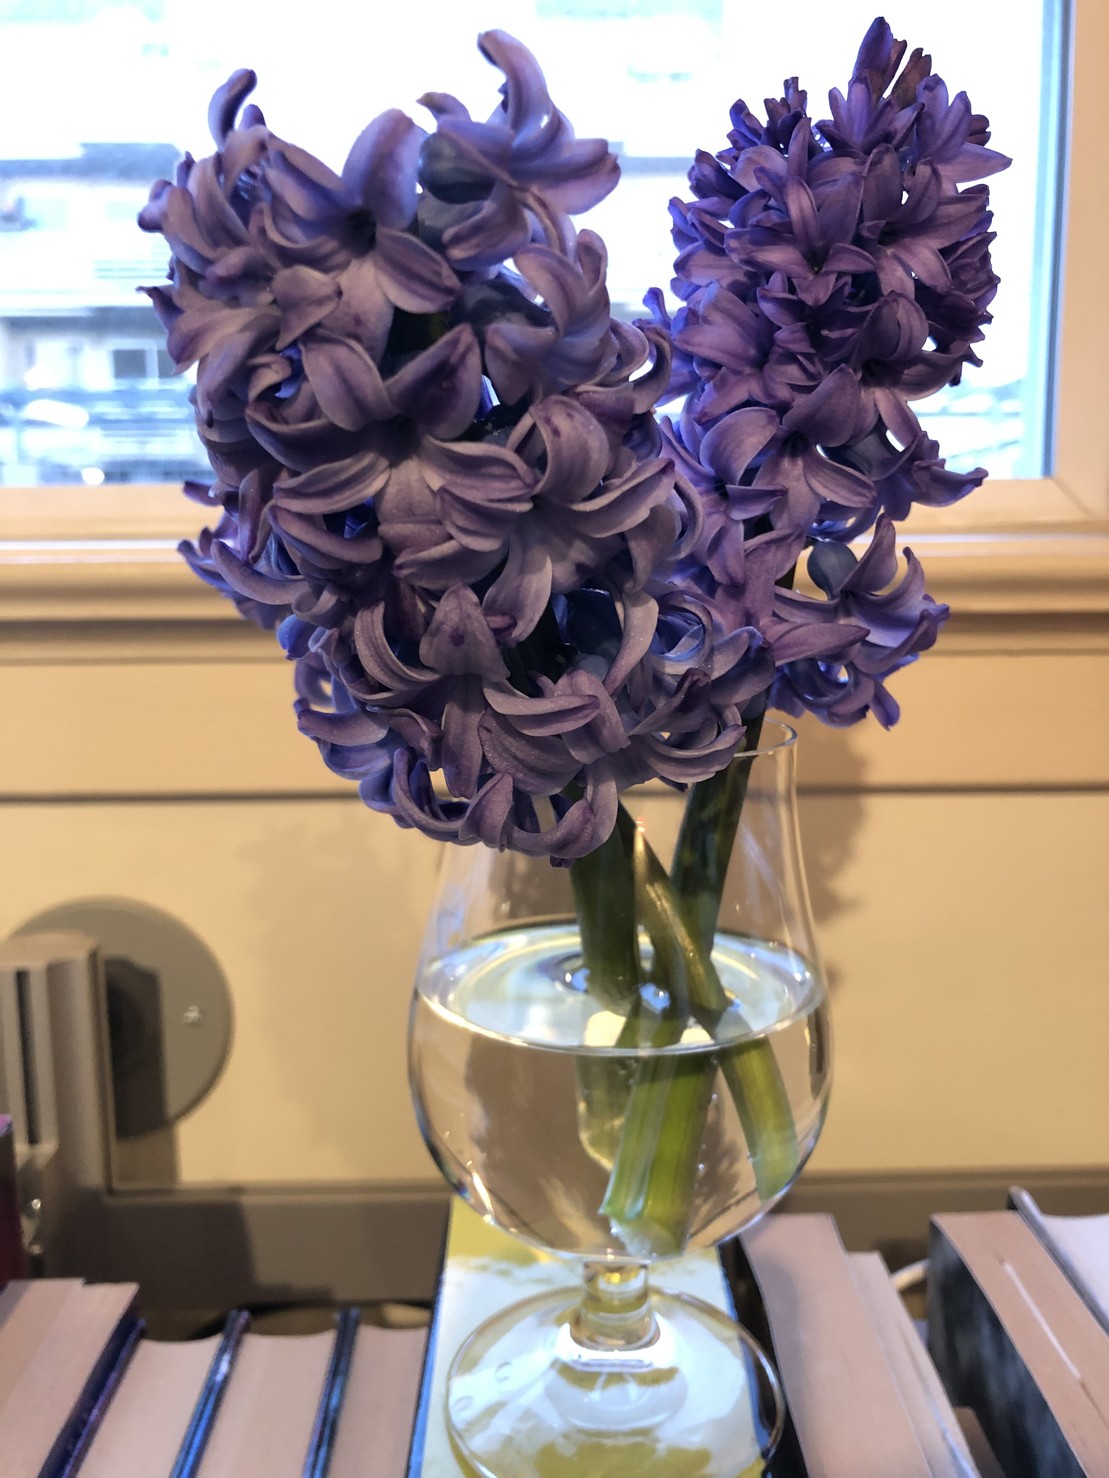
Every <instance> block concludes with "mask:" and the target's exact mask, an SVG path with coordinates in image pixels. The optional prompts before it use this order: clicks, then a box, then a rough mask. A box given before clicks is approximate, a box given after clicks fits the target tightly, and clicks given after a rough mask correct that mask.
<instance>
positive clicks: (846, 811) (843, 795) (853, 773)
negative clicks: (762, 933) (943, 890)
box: [797, 722, 867, 992]
mask: <svg viewBox="0 0 1109 1478" xmlns="http://www.w3.org/2000/svg"><path fill="white" fill-rule="evenodd" d="M816 745H819V746H820V748H821V751H822V755H821V758H822V761H823V763H822V765H821V770H822V772H823V773H824V774H828V773H829V772H830V773H831V775H832V776H833V777H834V778H833V779H832V780H831V781H830V782H828V781H825V782H823V783H822V784H821V785H820V786H819V788H816V787H814V788H811V789H810V788H808V787H806V784H805V774H806V767H805V756H806V753H807V752H808V751H810V750H811V749H813V748H814V747H815V746H816ZM797 769H798V788H799V791H800V799H799V803H798V811H799V815H800V827H801V848H802V855H803V857H804V860H805V875H806V877H807V879H808V884H809V899H810V902H811V903H812V911H813V920H814V923H815V924H816V939H817V945H818V947H819V946H820V944H821V941H822V939H823V937H824V936H825V934H826V933H827V932H828V927H829V926H830V925H831V924H832V923H833V922H834V921H836V922H838V921H839V920H840V919H842V918H844V917H846V916H848V915H850V914H851V913H853V912H855V911H856V910H857V909H858V907H859V901H858V900H857V899H854V898H851V897H849V896H848V895H847V894H846V893H845V892H844V891H843V889H842V887H841V884H840V879H841V878H843V877H844V876H845V875H846V873H847V871H848V864H849V863H850V862H851V860H852V858H853V857H854V855H855V850H856V847H857V844H858V837H859V833H860V831H861V830H862V826H863V821H864V799H863V792H864V790H865V787H866V778H867V771H866V764H865V761H864V759H863V757H862V753H861V750H860V748H859V745H858V743H857V740H856V739H855V737H854V731H853V730H849V729H829V728H826V727H824V726H823V725H818V724H817V723H815V722H813V723H809V724H805V725H803V726H802V729H801V739H800V743H799V746H798V754H797ZM826 795H834V796H835V797H836V798H837V805H836V807H835V817H836V822H837V825H836V826H835V827H834V828H830V827H829V826H827V825H826V824H825V825H820V824H819V822H818V821H817V815H818V812H817V809H816V808H814V807H810V806H808V805H806V800H807V798H808V797H810V796H826ZM824 967H825V973H826V978H827V984H828V988H829V990H830V991H832V992H834V991H835V990H836V988H837V986H838V985H839V984H840V981H841V972H840V971H839V970H838V969H837V967H836V964H835V962H834V961H832V960H829V959H828V958H827V957H825V959H824Z"/></svg>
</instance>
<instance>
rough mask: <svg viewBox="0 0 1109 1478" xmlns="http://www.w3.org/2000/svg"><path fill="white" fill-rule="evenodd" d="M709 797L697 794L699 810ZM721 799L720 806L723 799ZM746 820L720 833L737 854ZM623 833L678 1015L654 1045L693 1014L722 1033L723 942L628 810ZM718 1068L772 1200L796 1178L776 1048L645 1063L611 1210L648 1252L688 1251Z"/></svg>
mask: <svg viewBox="0 0 1109 1478" xmlns="http://www.w3.org/2000/svg"><path fill="white" fill-rule="evenodd" d="M745 768H749V767H745ZM702 783H704V782H702ZM722 788H723V787H721V789H722ZM699 789H700V787H699V786H698V787H694V790H693V793H692V794H691V796H690V801H689V803H688V804H692V803H693V799H694V796H696V794H697V791H698V790H699ZM745 792H746V779H744V781H743V786H742V790H740V789H739V788H738V787H737V786H735V784H734V782H733V784H732V786H731V789H730V793H729V800H730V802H731V803H732V804H741V803H742V795H743V794H744V793H745ZM737 796H738V797H739V800H738V802H737ZM710 801H711V802H712V803H713V804H714V805H715V806H716V807H717V809H718V810H719V797H718V796H713V797H710ZM737 823H738V816H736V817H735V818H734V819H731V820H730V819H729V818H728V817H727V816H724V817H722V818H720V817H718V818H717V834H718V836H723V835H725V834H728V838H729V839H728V846H729V850H730V846H731V843H732V842H733V841H734V838H735V830H736V825H737ZM729 828H730V830H729ZM684 829H685V828H684V826H683V830H684ZM615 830H616V833H617V834H619V835H620V836H621V837H622V838H623V845H624V849H625V852H626V853H630V855H631V861H632V873H633V878H634V895H635V901H636V903H637V904H638V917H639V918H640V919H641V920H642V922H643V924H644V926H645V927H646V930H647V932H648V934H649V935H650V937H651V942H652V944H653V946H654V952H655V972H654V973H655V977H656V983H657V984H659V985H660V986H662V987H664V989H666V990H667V991H668V993H669V1001H668V1008H667V1009H666V1011H665V1014H664V1015H663V1016H661V1017H660V1018H659V1019H658V1021H657V1024H656V1025H655V1027H654V1029H653V1031H652V1033H651V1036H650V1039H649V1041H648V1042H646V1043H644V1045H650V1046H654V1047H665V1046H671V1045H673V1044H674V1043H676V1042H677V1041H679V1040H680V1038H681V1035H682V1032H683V1031H684V1029H685V1026H686V1024H687V1022H688V1020H689V1018H690V1017H691V1016H692V1017H693V1019H695V1020H696V1021H697V1022H698V1023H699V1024H700V1025H701V1026H702V1027H704V1029H705V1030H706V1031H707V1032H708V1033H709V1035H710V1036H713V1035H715V1031H716V1028H717V1026H718V1024H719V1021H720V1018H721V1016H722V1015H723V1013H724V1011H725V1010H726V1009H727V1007H728V1005H729V998H728V995H727V993H726V992H725V990H724V987H723V985H722V984H721V982H720V977H719V976H718V974H717V973H716V968H715V966H714V965H713V963H712V956H711V947H712V936H711V935H710V938H709V941H708V944H707V946H706V944H705V943H704V942H703V941H702V939H701V938H700V937H698V932H697V930H696V928H695V926H694V925H693V924H692V923H691V920H690V919H689V917H688V915H687V914H686V912H685V910H684V909H683V907H682V901H681V898H680V895H679V894H678V893H677V890H676V889H675V888H674V886H673V883H672V881H671V879H670V878H669V877H668V875H667V873H666V871H665V869H664V868H663V866H662V864H661V863H660V862H659V860H658V858H657V857H656V856H655V854H654V852H653V851H652V850H651V848H650V846H649V845H648V843H647V841H646V838H645V837H644V836H643V833H642V832H641V831H640V830H639V828H638V827H636V825H635V822H634V821H633V820H632V818H631V817H630V816H629V815H628V813H627V811H626V810H625V809H624V808H623V807H621V809H620V812H619V815H618V817H617V824H616V828H615ZM717 855H719V854H717ZM710 886H711V887H713V888H718V891H717V898H718V899H719V892H720V891H722V888H723V879H722V878H721V879H719V882H717V879H716V877H715V875H714V876H712V877H711V878H710ZM714 924H715V916H714ZM717 1066H719V1067H720V1070H721V1072H722V1073H723V1075H724V1080H725V1082H726V1084H727V1087H728V1091H729V1093H730V1094H731V1097H732V1099H733V1101H734V1103H735V1106H736V1111H737V1113H738V1114H739V1118H740V1123H741V1124H742V1125H743V1132H744V1134H745V1136H746V1139H747V1145H748V1150H749V1153H750V1155H751V1161H752V1167H753V1170H754V1173H755V1183H756V1185H757V1187H758V1191H759V1195H760V1197H762V1198H763V1199H768V1198H769V1197H771V1196H774V1195H777V1194H778V1192H779V1191H781V1190H782V1189H783V1187H784V1186H786V1185H788V1184H789V1181H790V1179H791V1178H792V1176H793V1174H794V1172H795V1171H796V1168H797V1161H798V1149H797V1135H796V1130H795V1127H794V1123H793V1114H792V1110H791V1107H790V1102H789V1096H788V1094H787V1093H786V1090H785V1085H784V1083H783V1082H782V1076H781V1071H780V1069H779V1067H778V1062H777V1059H776V1058H775V1056H774V1050H773V1046H772V1045H771V1043H770V1042H769V1041H767V1040H766V1039H762V1040H752V1041H746V1042H742V1043H739V1044H737V1045H736V1046H735V1047H733V1048H730V1049H726V1050H724V1051H722V1052H721V1053H719V1054H718V1055H717V1057H716V1059H715V1061H713V1062H712V1063H711V1064H710V1065H708V1066H704V1067H702V1066H699V1065H698V1063H697V1061H696V1059H694V1058H692V1057H690V1058H686V1059H682V1058H681V1057H674V1058H671V1059H654V1060H652V1059H645V1060H644V1062H643V1063H642V1064H641V1065H640V1069H639V1072H638V1074H637V1077H636V1080H635V1083H634V1085H633V1087H632V1089H631V1093H630V1094H629V1097H628V1102H627V1109H626V1112H625V1115H624V1130H623V1134H622V1135H621V1138H620V1142H619V1145H618V1148H617V1153H616V1158H615V1160H614V1162H613V1166H612V1172H611V1175H610V1178H609V1183H608V1187H607V1190H606V1193H605V1199H604V1201H603V1203H602V1207H601V1209H602V1211H603V1212H604V1214H605V1215H606V1216H608V1217H609V1218H610V1219H611V1220H612V1222H613V1224H614V1225H615V1226H617V1227H618V1228H619V1229H620V1231H621V1234H622V1235H623V1236H624V1237H625V1239H626V1240H629V1239H630V1240H634V1241H635V1242H636V1243H637V1244H639V1246H640V1247H641V1248H642V1250H645V1251H646V1250H650V1251H653V1252H655V1253H656V1254H664V1253H666V1252H672V1251H678V1250H679V1249H680V1247H681V1246H682V1243H683V1241H684V1238H685V1236H686V1234H687V1230H688V1222H689V1214H690V1209H691V1200H692V1193H693V1185H694V1180H695V1177H696V1173H697V1161H698V1156H699V1152H700V1148H701V1141H702V1138H703V1134H704V1125H705V1119H706V1116H707V1114H708V1108H709V1103H710V1100H711V1095H712V1081H713V1077H714V1075H715V1071H716V1067H717ZM630 1240H629V1245H630Z"/></svg>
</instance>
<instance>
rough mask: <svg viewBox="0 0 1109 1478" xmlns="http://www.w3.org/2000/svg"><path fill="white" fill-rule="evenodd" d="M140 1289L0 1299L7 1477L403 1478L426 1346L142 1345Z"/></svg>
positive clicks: (59, 1291)
mask: <svg viewBox="0 0 1109 1478" xmlns="http://www.w3.org/2000/svg"><path fill="white" fill-rule="evenodd" d="M137 1292H138V1290H137V1289H136V1288H135V1286H134V1285H133V1284H124V1285H116V1284H95V1285H86V1284H84V1283H82V1282H81V1281H80V1279H76V1278H72V1279H60V1278H57V1279H49V1278H47V1279H32V1280H12V1281H11V1282H9V1284H8V1285H7V1287H6V1288H5V1289H4V1290H3V1291H2V1292H0V1478H132V1475H134V1478H139V1475H149V1478H171V1475H172V1478H402V1475H403V1474H404V1471H405V1466H406V1461H405V1459H406V1454H407V1452H408V1447H409V1442H410V1438H411V1432H412V1419H413V1414H414V1411H415V1406H416V1395H417V1388H418V1385H419V1378H420V1369H421V1364H422V1359H423V1350H424V1344H425V1341H426V1331H425V1330H424V1329H422V1328H406V1329H384V1328H377V1327H374V1326H369V1325H363V1324H361V1320H360V1311H359V1310H358V1309H356V1308H352V1309H344V1310H342V1311H340V1312H339V1314H338V1315H337V1316H336V1319H335V1325H334V1328H332V1329H331V1330H325V1331H323V1332H321V1333H319V1334H261V1333H254V1332H253V1331H251V1330H250V1328H249V1324H250V1319H249V1316H248V1315H246V1314H242V1313H235V1314H232V1315H231V1316H230V1317H229V1319H228V1321H227V1324H226V1326H225V1329H224V1333H223V1335H222V1337H221V1336H218V1335H216V1336H212V1337H210V1338H207V1339H197V1340H176V1341H155V1340H152V1339H148V1338H144V1337H143V1335H144V1330H143V1325H142V1321H141V1320H140V1319H139V1318H138V1315H137V1311H136V1297H137Z"/></svg>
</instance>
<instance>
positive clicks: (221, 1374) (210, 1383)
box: [170, 1311, 250, 1478]
mask: <svg viewBox="0 0 1109 1478" xmlns="http://www.w3.org/2000/svg"><path fill="white" fill-rule="evenodd" d="M249 1325H250V1315H249V1314H245V1313H241V1312H238V1311H236V1312H235V1313H233V1314H230V1315H229V1316H228V1319H227V1323H226V1324H225V1325H224V1326H223V1336H222V1338H221V1339H220V1342H219V1345H218V1346H217V1347H216V1353H215V1354H214V1355H213V1356H212V1363H211V1365H209V1367H208V1374H207V1375H206V1376H205V1377H204V1385H203V1386H202V1387H201V1391H200V1395H199V1397H198V1398H197V1402H196V1406H195V1408H194V1409H193V1414H192V1417H191V1418H190V1420H189V1425H188V1429H187V1430H186V1432H185V1436H184V1438H183V1439H182V1442H181V1446H180V1447H179V1448H178V1450H177V1457H176V1458H175V1459H174V1463H173V1468H172V1470H171V1472H170V1478H196V1474H197V1473H198V1472H199V1471H200V1464H201V1462H202V1461H203V1459H204V1449H205V1448H206V1447H207V1446H208V1439H209V1438H210V1437H211V1435H212V1429H213V1428H214V1426H215V1424H216V1417H217V1416H218V1414H219V1409H220V1405H221V1403H222V1401H223V1398H224V1394H225V1393H226V1391H227V1387H228V1384H229V1382H230V1380H231V1372H232V1370H233V1369H234V1366H235V1357H236V1356H237V1355H238V1353H239V1350H240V1348H241V1347H242V1343H243V1337H244V1335H245V1334H246V1331H247V1328H248V1327H249Z"/></svg>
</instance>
